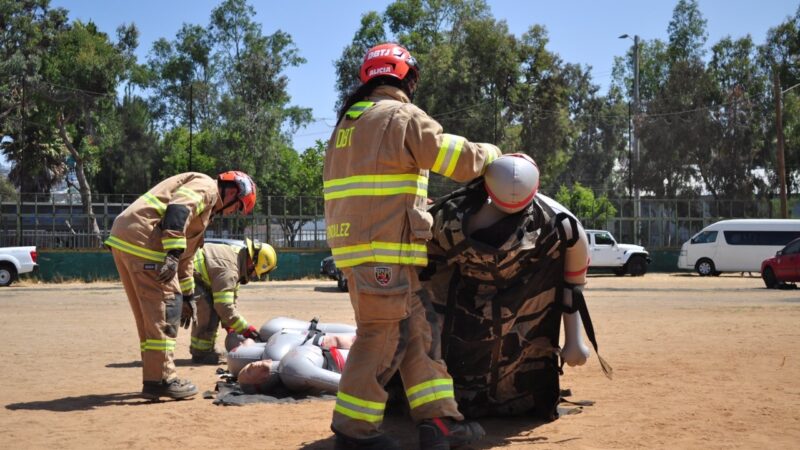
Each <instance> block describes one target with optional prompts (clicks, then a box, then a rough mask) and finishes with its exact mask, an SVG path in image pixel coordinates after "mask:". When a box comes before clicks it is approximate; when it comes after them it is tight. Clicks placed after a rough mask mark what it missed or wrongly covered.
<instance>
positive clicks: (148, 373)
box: [111, 248, 182, 381]
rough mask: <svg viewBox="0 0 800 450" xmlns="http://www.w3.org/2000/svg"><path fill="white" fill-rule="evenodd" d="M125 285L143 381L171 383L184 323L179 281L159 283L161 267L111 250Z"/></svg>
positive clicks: (176, 278) (158, 264)
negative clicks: (138, 350) (180, 328)
mask: <svg viewBox="0 0 800 450" xmlns="http://www.w3.org/2000/svg"><path fill="white" fill-rule="evenodd" d="M111 253H112V254H113V255H114V264H116V266H117V271H118V272H119V277H120V279H121V280H122V285H123V286H124V287H125V293H126V294H127V296H128V302H129V303H130V305H131V310H132V311H133V318H134V319H135V320H136V330H137V331H138V332H139V348H140V349H141V352H142V379H143V381H162V380H163V381H171V380H172V379H174V378H175V377H176V376H177V375H176V374H175V363H174V361H173V351H174V350H175V338H177V337H178V324H179V322H180V319H181V306H182V304H181V299H180V297H177V298H176V295H179V294H178V293H180V286H179V284H178V277H175V278H174V280H173V281H172V282H171V283H169V284H168V285H164V284H161V283H159V282H158V281H157V280H156V276H157V274H158V271H159V270H160V269H161V264H160V263H156V262H152V261H147V260H145V259H142V258H139V257H136V256H133V255H130V254H128V253H125V252H122V251H119V250H117V249H115V248H113V249H111Z"/></svg>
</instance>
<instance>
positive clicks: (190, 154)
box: [189, 81, 194, 172]
mask: <svg viewBox="0 0 800 450" xmlns="http://www.w3.org/2000/svg"><path fill="white" fill-rule="evenodd" d="M192 86H194V81H190V82H189V172H191V171H192V122H194V114H193V113H192V105H193V104H194V100H193V99H192Z"/></svg>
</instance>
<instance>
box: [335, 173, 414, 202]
mask: <svg viewBox="0 0 800 450" xmlns="http://www.w3.org/2000/svg"><path fill="white" fill-rule="evenodd" d="M322 194H323V197H324V199H325V200H326V201H327V200H334V199H337V198H346V197H377V196H386V195H399V194H410V195H418V196H420V197H427V196H428V177H427V176H425V175H419V174H416V173H402V174H390V175H355V176H352V177H346V178H336V179H333V180H328V181H325V182H324V183H323V191H322Z"/></svg>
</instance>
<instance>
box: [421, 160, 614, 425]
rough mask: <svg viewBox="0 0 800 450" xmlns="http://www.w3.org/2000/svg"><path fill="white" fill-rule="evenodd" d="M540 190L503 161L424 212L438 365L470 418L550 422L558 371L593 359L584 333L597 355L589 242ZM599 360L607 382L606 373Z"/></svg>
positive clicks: (523, 165)
mask: <svg viewBox="0 0 800 450" xmlns="http://www.w3.org/2000/svg"><path fill="white" fill-rule="evenodd" d="M538 187H539V171H538V168H537V167H536V164H535V163H534V161H533V159H531V158H530V157H529V156H527V155H524V154H508V155H503V156H501V157H500V158H498V159H496V160H495V161H494V162H492V164H490V166H489V167H488V168H487V170H486V174H485V175H484V177H483V179H479V180H476V181H475V182H473V183H471V184H469V185H468V186H466V187H464V188H461V189H459V190H456V191H454V192H453V193H451V194H449V195H447V196H445V197H442V198H440V199H439V200H438V201H437V202H435V203H434V205H432V207H431V209H430V210H429V211H430V212H431V213H432V214H433V215H434V220H435V222H434V226H433V239H432V240H431V241H430V243H429V246H428V247H429V258H430V264H429V265H428V267H427V268H426V269H424V270H423V271H422V272H421V274H420V279H421V280H422V284H423V286H424V288H425V291H424V292H425V293H426V295H427V296H430V297H431V298H432V300H433V303H434V305H435V309H436V312H437V313H438V316H439V319H440V323H441V326H442V341H441V345H442V356H443V358H444V360H445V362H446V363H447V367H448V368H449V370H450V374H451V375H452V376H453V382H454V384H455V394H456V400H457V401H458V405H459V408H460V409H461V411H462V412H463V413H464V415H465V416H467V417H481V416H486V415H519V414H528V415H533V416H535V417H537V418H539V419H541V420H545V421H550V420H554V419H556V418H557V417H558V412H557V405H558V403H559V401H560V398H561V390H560V384H559V375H560V374H561V367H562V365H563V363H564V362H567V363H568V364H569V365H580V364H583V363H585V362H586V359H587V357H588V355H589V351H588V349H587V348H586V346H585V345H584V343H583V340H582V338H581V329H582V328H584V326H582V323H583V324H585V330H586V334H587V336H588V338H589V340H590V341H591V343H592V345H594V348H595V351H596V350H597V343H596V340H595V336H594V331H593V328H592V324H591V319H590V318H589V314H588V310H587V308H586V303H585V301H584V298H583V286H584V285H585V283H586V271H587V268H588V263H589V256H588V250H589V249H588V241H587V238H586V234H585V232H584V231H583V228H582V227H581V225H580V223H578V221H577V220H576V219H575V217H574V216H573V215H572V214H571V213H569V211H567V210H566V208H564V207H563V206H561V205H560V204H558V203H557V202H555V201H553V200H552V199H549V198H547V197H545V196H543V195H541V194H537V190H538ZM562 315H563V318H564V325H565V346H564V349H563V350H562V349H560V348H559V335H560V328H561V320H562ZM559 357H560V358H561V363H559ZM598 358H599V360H600V363H601V366H602V369H603V371H604V372H605V373H606V375H607V376H609V377H610V375H611V367H610V366H608V364H606V363H605V361H604V360H603V359H602V358H600V357H599V355H598Z"/></svg>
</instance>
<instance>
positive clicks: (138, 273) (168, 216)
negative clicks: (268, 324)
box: [105, 171, 256, 399]
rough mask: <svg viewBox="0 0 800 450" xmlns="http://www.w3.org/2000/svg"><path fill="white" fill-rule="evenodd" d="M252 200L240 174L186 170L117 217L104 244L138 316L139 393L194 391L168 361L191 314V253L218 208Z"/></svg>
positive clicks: (245, 206)
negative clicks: (140, 380) (140, 368)
mask: <svg viewBox="0 0 800 450" xmlns="http://www.w3.org/2000/svg"><path fill="white" fill-rule="evenodd" d="M255 204H256V187H255V184H254V183H253V180H252V179H251V178H250V177H249V176H248V175H247V174H245V173H242V172H236V171H232V172H225V173H221V174H219V176H218V177H217V179H216V180H215V179H213V178H211V177H209V176H207V175H204V174H201V173H194V172H189V173H182V174H179V175H175V176H173V177H170V178H167V179H166V180H164V181H162V182H160V183H159V184H157V185H156V186H155V187H153V188H152V189H150V190H149V191H147V192H146V193H145V194H144V195H142V196H141V197H139V198H138V199H137V200H136V201H134V202H133V203H132V204H131V205H130V206H128V207H127V208H125V210H124V211H122V213H120V214H119V215H118V216H117V217H116V219H114V225H113V226H112V227H111V235H110V236H109V238H108V239H107V240H106V241H105V244H106V245H107V246H108V247H111V253H112V255H113V256H114V264H115V265H116V266H117V271H118V272H119V275H120V279H121V280H122V284H123V286H124V287H125V293H126V295H127V297H128V301H129V303H130V306H131V310H132V311H133V317H134V319H135V321H136V330H137V331H138V334H139V348H140V350H141V357H142V395H143V396H145V397H148V398H151V399H158V398H160V397H169V398H174V399H181V398H188V397H192V396H194V395H195V394H197V387H195V385H194V384H192V383H191V381H189V380H181V379H179V378H178V377H177V374H176V371H175V363H174V361H173V351H174V349H175V338H177V336H178V327H179V326H180V322H184V323H189V322H191V321H192V320H196V309H195V306H194V302H193V301H192V297H191V294H192V289H193V282H192V280H193V278H192V272H193V267H192V261H193V259H194V254H195V251H196V250H197V249H198V248H199V247H201V246H202V244H203V234H204V233H205V231H206V228H207V227H208V224H209V223H210V222H211V220H212V218H213V217H214V216H215V215H217V214H222V215H227V214H233V213H235V212H237V211H241V212H242V213H244V214H248V213H250V211H252V210H253V207H254V206H255ZM182 294H183V295H182Z"/></svg>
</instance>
